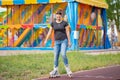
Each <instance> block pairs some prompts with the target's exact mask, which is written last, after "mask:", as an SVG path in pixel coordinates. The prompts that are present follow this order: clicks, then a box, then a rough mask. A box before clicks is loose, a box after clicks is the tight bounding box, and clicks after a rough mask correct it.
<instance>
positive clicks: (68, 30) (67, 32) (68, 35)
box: [65, 26, 71, 46]
mask: <svg viewBox="0 0 120 80" xmlns="http://www.w3.org/2000/svg"><path fill="white" fill-rule="evenodd" d="M65 29H66V34H67V38H68V46H71V41H70V26H66V27H65Z"/></svg>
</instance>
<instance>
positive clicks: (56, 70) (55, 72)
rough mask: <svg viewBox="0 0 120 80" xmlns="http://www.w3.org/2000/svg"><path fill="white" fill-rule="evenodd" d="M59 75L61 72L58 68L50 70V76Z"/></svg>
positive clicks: (55, 76)
mask: <svg viewBox="0 0 120 80" xmlns="http://www.w3.org/2000/svg"><path fill="white" fill-rule="evenodd" d="M57 77H60V74H59V72H58V68H54V70H53V71H51V72H50V77H49V78H57Z"/></svg>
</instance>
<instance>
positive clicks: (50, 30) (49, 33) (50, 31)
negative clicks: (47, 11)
mask: <svg viewBox="0 0 120 80" xmlns="http://www.w3.org/2000/svg"><path fill="white" fill-rule="evenodd" d="M52 30H53V28H52V27H50V29H49V32H48V34H47V36H46V39H45V41H44V44H43V46H45V44H46V42H47V40H48V38H49V37H50V35H51V33H52Z"/></svg>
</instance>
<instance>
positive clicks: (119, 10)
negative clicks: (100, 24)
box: [106, 0, 120, 30]
mask: <svg viewBox="0 0 120 80" xmlns="http://www.w3.org/2000/svg"><path fill="white" fill-rule="evenodd" d="M106 2H107V3H108V5H109V8H108V9H107V17H108V19H110V20H115V22H116V25H117V28H118V29H119V30H120V0H106Z"/></svg>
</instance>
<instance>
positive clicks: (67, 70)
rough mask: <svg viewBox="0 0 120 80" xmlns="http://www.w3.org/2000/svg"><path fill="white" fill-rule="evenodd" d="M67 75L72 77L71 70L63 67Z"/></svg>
mask: <svg viewBox="0 0 120 80" xmlns="http://www.w3.org/2000/svg"><path fill="white" fill-rule="evenodd" d="M65 69H66V72H67V75H68V77H70V78H72V72H71V70H70V68H69V67H65Z"/></svg>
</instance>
